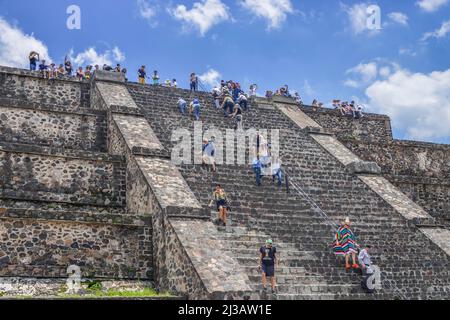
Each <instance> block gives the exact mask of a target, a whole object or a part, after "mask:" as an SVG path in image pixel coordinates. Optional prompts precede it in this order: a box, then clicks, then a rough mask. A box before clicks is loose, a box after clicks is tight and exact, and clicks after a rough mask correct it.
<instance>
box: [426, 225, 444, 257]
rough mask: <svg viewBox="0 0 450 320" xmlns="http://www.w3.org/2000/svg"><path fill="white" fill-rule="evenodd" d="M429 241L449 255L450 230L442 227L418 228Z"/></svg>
mask: <svg viewBox="0 0 450 320" xmlns="http://www.w3.org/2000/svg"><path fill="white" fill-rule="evenodd" d="M420 231H422V232H423V233H424V234H425V235H426V236H427V237H428V238H429V239H430V240H431V241H433V242H434V243H436V244H437V245H438V246H439V247H440V248H441V249H442V250H444V251H445V252H446V253H447V254H448V255H449V256H450V230H449V229H444V228H420Z"/></svg>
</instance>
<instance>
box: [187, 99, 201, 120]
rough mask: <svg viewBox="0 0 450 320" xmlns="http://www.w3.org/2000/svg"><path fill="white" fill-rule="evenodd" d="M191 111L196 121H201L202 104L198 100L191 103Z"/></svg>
mask: <svg viewBox="0 0 450 320" xmlns="http://www.w3.org/2000/svg"><path fill="white" fill-rule="evenodd" d="M189 107H190V111H191V112H193V114H194V118H195V120H196V121H199V120H200V102H199V100H198V99H194V100H193V101H192V102H191V103H190V106H189Z"/></svg>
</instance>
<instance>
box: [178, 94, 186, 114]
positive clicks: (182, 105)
mask: <svg viewBox="0 0 450 320" xmlns="http://www.w3.org/2000/svg"><path fill="white" fill-rule="evenodd" d="M177 104H178V108H179V109H180V113H181V114H182V115H183V116H185V115H186V108H187V102H186V100H184V99H183V98H179V99H178V102H177Z"/></svg>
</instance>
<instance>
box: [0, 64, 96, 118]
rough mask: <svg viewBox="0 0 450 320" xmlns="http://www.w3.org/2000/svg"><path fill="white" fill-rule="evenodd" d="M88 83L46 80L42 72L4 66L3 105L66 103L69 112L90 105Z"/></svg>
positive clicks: (0, 74) (0, 89) (0, 88)
mask: <svg viewBox="0 0 450 320" xmlns="http://www.w3.org/2000/svg"><path fill="white" fill-rule="evenodd" d="M89 89H90V85H89V83H87V82H79V81H76V80H68V79H64V80H48V79H43V78H42V77H41V76H40V73H39V72H30V71H26V70H18V69H12V68H6V67H0V104H2V105H17V104H20V105H21V106H23V107H27V106H32V107H34V106H59V107H61V106H63V108H64V110H66V111H73V110H77V109H79V108H89V101H90V97H89Z"/></svg>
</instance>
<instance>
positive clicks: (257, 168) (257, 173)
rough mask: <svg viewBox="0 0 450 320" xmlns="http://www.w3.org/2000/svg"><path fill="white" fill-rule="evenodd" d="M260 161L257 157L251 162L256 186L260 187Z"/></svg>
mask: <svg viewBox="0 0 450 320" xmlns="http://www.w3.org/2000/svg"><path fill="white" fill-rule="evenodd" d="M261 168H262V165H261V160H260V159H259V157H256V158H255V159H254V160H253V172H254V173H255V177H256V185H258V186H260V185H261Z"/></svg>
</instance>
